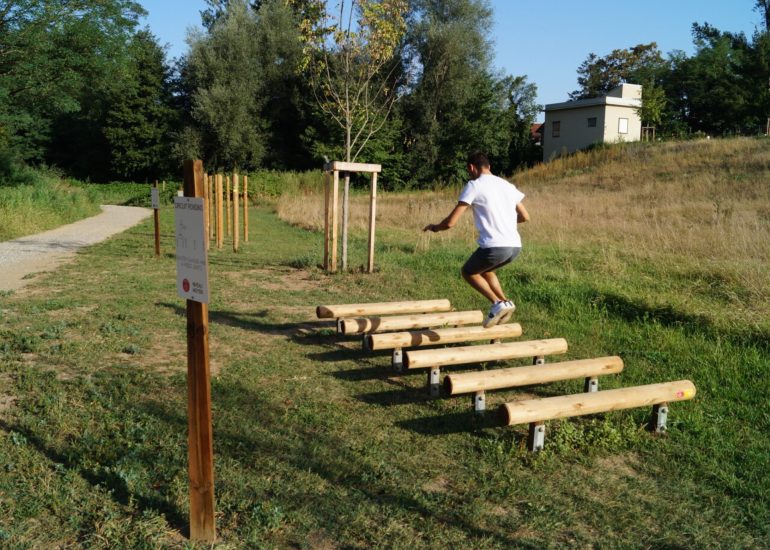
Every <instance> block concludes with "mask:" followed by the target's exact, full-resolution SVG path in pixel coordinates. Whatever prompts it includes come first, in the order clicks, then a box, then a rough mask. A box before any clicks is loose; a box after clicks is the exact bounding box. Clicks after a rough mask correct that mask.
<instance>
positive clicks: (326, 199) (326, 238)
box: [323, 172, 331, 271]
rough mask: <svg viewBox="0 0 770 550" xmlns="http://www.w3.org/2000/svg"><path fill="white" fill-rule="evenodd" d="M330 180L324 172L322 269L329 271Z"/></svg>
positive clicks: (328, 175)
mask: <svg viewBox="0 0 770 550" xmlns="http://www.w3.org/2000/svg"><path fill="white" fill-rule="evenodd" d="M330 193H331V180H330V174H329V172H324V264H323V265H324V269H326V270H327V271H328V269H329V237H330V235H329V227H330V225H329V195H330Z"/></svg>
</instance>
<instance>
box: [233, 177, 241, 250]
mask: <svg viewBox="0 0 770 550" xmlns="http://www.w3.org/2000/svg"><path fill="white" fill-rule="evenodd" d="M239 212H240V209H239V208H238V173H237V172H233V252H238V235H239V234H240V232H241V224H240V222H239V220H238V213H239Z"/></svg>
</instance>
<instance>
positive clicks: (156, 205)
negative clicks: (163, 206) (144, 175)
mask: <svg viewBox="0 0 770 550" xmlns="http://www.w3.org/2000/svg"><path fill="white" fill-rule="evenodd" d="M150 199H151V202H152V210H153V217H154V218H155V256H156V257H157V256H160V214H159V212H158V210H159V209H160V196H159V193H158V182H157V180H156V181H155V183H154V184H153V185H152V190H151V192H150Z"/></svg>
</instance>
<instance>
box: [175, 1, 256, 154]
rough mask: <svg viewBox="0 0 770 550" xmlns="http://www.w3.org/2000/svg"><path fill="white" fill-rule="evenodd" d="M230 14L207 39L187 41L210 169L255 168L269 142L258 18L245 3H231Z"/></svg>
mask: <svg viewBox="0 0 770 550" xmlns="http://www.w3.org/2000/svg"><path fill="white" fill-rule="evenodd" d="M226 9H227V11H226V13H225V15H224V16H222V17H221V18H219V19H217V21H216V22H215V23H214V24H213V26H212V27H211V29H210V31H209V34H207V35H201V34H194V35H191V36H190V38H189V42H190V53H189V55H188V58H187V60H186V64H187V67H186V71H187V78H189V79H190V83H189V88H190V89H191V90H192V93H191V106H192V117H193V119H194V120H195V122H196V123H197V125H198V128H199V131H200V132H201V134H202V136H203V140H202V141H203V143H204V144H205V150H204V151H201V153H202V155H203V156H204V157H205V158H206V159H207V162H208V164H210V165H212V166H216V167H220V168H236V167H237V168H256V167H258V166H259V165H260V163H261V160H262V157H263V156H264V154H265V150H266V141H267V137H266V128H265V123H264V121H263V120H262V119H261V113H262V109H263V106H264V104H265V99H264V90H263V82H262V73H263V72H262V66H261V63H260V55H259V42H258V40H257V36H258V33H259V28H258V24H257V15H256V13H255V12H254V11H253V9H252V8H250V7H249V6H248V5H247V3H246V2H245V1H243V0H233V1H232V2H229V3H228V4H227V8H226Z"/></svg>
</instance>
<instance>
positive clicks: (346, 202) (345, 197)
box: [342, 172, 350, 271]
mask: <svg viewBox="0 0 770 550" xmlns="http://www.w3.org/2000/svg"><path fill="white" fill-rule="evenodd" d="M349 220H350V172H345V186H344V187H343V190H342V271H345V270H346V269H347V268H348V221H349Z"/></svg>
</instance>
